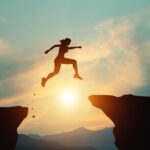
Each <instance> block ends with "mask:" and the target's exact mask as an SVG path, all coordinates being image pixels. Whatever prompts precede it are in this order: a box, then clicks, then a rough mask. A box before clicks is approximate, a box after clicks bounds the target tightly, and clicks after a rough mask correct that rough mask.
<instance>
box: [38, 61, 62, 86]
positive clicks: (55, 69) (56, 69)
mask: <svg viewBox="0 0 150 150" xmlns="http://www.w3.org/2000/svg"><path fill="white" fill-rule="evenodd" d="M60 67H61V64H60V63H57V62H55V67H54V71H53V72H51V73H49V74H48V75H47V77H46V78H42V83H41V84H42V86H43V87H44V86H45V84H46V82H47V80H49V79H50V78H52V77H53V76H55V75H56V74H58V73H59V71H60Z"/></svg>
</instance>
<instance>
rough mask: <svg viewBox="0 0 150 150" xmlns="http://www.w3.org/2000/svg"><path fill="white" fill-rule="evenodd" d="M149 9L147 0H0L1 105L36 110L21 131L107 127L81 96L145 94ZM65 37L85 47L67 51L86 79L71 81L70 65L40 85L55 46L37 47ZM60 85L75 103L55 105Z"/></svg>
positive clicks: (149, 46) (148, 85) (149, 86)
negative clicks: (72, 93)
mask: <svg viewBox="0 0 150 150" xmlns="http://www.w3.org/2000/svg"><path fill="white" fill-rule="evenodd" d="M149 14H150V1H149V0H132V1H131V0H13V1H10V0H0V69H1V71H0V105H1V106H14V105H22V106H29V107H32V106H33V107H34V108H35V110H34V111H30V112H29V117H28V119H27V120H26V121H25V122H24V124H23V125H22V126H21V129H20V130H21V132H34V133H40V134H45V133H52V132H61V131H66V130H69V129H73V128H77V127H80V126H85V127H88V128H91V129H98V128H104V127H106V126H112V123H111V122H110V120H108V118H106V117H105V115H104V114H103V113H102V112H100V111H98V110H96V109H95V108H93V107H92V106H91V104H90V103H89V102H88V100H87V96H88V95H90V94H95V93H96V94H113V95H117V96H120V95H123V94H130V93H133V94H137V95H147V96H148V95H149V89H150V69H149V65H150V21H149V18H150V15H149ZM66 37H70V38H71V39H72V45H82V47H83V48H82V49H81V50H80V51H73V52H70V53H68V54H67V55H66V56H67V57H71V58H75V59H77V60H78V65H79V71H80V73H81V75H82V76H83V77H84V80H83V81H82V82H81V81H77V80H74V79H73V78H72V76H73V70H72V67H71V66H64V67H63V68H62V72H61V73H60V75H58V76H57V77H55V78H54V79H52V80H51V81H49V83H48V85H47V87H46V88H45V89H43V88H41V87H40V81H41V77H42V76H45V75H46V74H47V73H48V72H49V71H52V70H53V59H54V58H55V56H56V55H57V49H56V50H54V51H53V52H52V53H50V54H49V55H48V56H45V55H44V53H43V52H44V50H45V49H47V48H49V47H50V46H51V45H53V44H56V43H59V40H60V39H62V38H66ZM62 89H63V90H64V89H73V90H74V91H75V92H76V93H77V95H78V100H77V101H78V106H76V107H74V109H73V108H72V109H69V108H65V106H63V105H61V104H60V102H59V100H58V99H59V98H58V97H59V96H58V95H60V93H61V92H62V91H63V90H62ZM66 91H67V90H66ZM33 93H36V97H33ZM33 100H34V104H32V103H31V102H32V101H33ZM63 107H64V108H63ZM33 114H35V115H36V116H37V117H36V119H32V117H31V116H32V115H33ZM68 114H70V115H72V116H73V117H70V116H69V115H68ZM47 116H48V117H49V119H52V120H53V121H52V122H50V121H48V119H47ZM56 118H57V119H56ZM100 118H101V120H100ZM31 124H32V126H31ZM41 124H42V127H41ZM60 124H61V126H59V125H60Z"/></svg>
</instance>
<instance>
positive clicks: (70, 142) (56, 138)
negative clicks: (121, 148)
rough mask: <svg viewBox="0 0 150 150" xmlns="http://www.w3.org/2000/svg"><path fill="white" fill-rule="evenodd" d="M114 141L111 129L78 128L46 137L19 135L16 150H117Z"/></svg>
mask: <svg viewBox="0 0 150 150" xmlns="http://www.w3.org/2000/svg"><path fill="white" fill-rule="evenodd" d="M114 141H115V139H114V136H113V133H112V128H105V129H102V130H98V131H91V130H88V129H86V128H78V129H76V130H73V131H69V132H64V133H60V134H53V135H46V136H40V135H34V134H29V135H23V134H21V135H20V136H19V139H18V143H17V147H16V150H31V149H32V150H33V148H34V149H36V150H117V148H116V146H115V144H114ZM58 143H59V144H58Z"/></svg>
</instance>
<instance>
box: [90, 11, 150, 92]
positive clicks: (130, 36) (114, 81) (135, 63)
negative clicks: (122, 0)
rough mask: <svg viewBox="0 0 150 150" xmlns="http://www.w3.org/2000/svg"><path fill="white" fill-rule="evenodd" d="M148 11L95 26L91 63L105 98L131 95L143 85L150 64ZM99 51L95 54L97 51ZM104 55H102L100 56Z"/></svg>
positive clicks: (109, 20)
mask: <svg viewBox="0 0 150 150" xmlns="http://www.w3.org/2000/svg"><path fill="white" fill-rule="evenodd" d="M149 14H150V13H149V9H148V8H146V9H144V10H142V11H140V12H137V13H135V14H131V15H128V16H124V17H121V18H115V19H108V20H105V21H103V22H102V23H100V24H98V25H97V26H96V31H97V32H98V33H99V36H98V37H97V42H94V44H95V45H96V46H95V47H97V49H98V47H99V52H96V51H95V49H93V53H95V52H96V54H94V55H93V56H95V57H92V58H93V59H92V61H97V63H96V64H95V66H93V70H92V72H93V71H94V70H95V73H97V75H94V74H93V77H94V78H95V79H96V80H97V81H99V84H100V85H101V87H103V88H101V90H100V92H102V93H106V94H124V93H131V92H133V91H134V90H135V89H137V88H142V87H143V86H144V85H145V84H147V83H146V78H148V77H149V75H148V76H146V74H145V73H146V70H147V68H148V67H149V65H148V64H149V63H150V59H149V56H150V51H149V48H150V44H149V43H150V39H149V38H148V37H149V34H150V33H149V31H150V30H149V29H150V22H149V19H148V18H149V17H150V15H149ZM97 51H98V50H97ZM100 51H104V55H102V56H101V55H100Z"/></svg>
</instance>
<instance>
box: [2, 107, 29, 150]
mask: <svg viewBox="0 0 150 150" xmlns="http://www.w3.org/2000/svg"><path fill="white" fill-rule="evenodd" d="M27 114H28V108H26V107H20V106H16V107H3V108H0V150H14V149H15V146H16V142H17V139H18V134H17V128H18V127H19V125H20V124H21V122H22V121H23V120H24V119H25V117H26V116H27Z"/></svg>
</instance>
